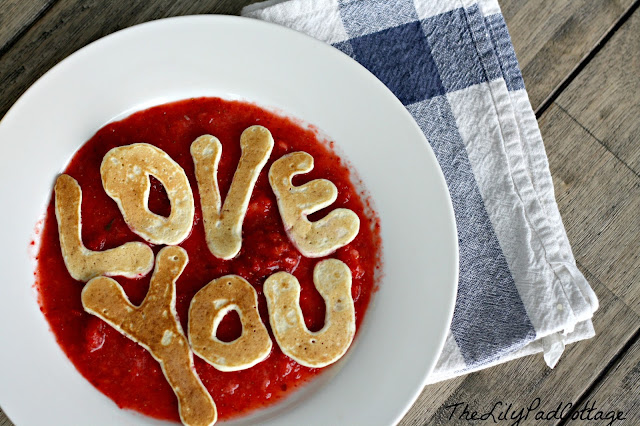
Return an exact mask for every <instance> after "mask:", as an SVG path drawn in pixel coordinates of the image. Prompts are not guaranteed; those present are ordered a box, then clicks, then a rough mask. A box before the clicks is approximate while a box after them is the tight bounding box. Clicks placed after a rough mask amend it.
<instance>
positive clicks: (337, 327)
mask: <svg viewBox="0 0 640 426" xmlns="http://www.w3.org/2000/svg"><path fill="white" fill-rule="evenodd" d="M313 282H314V284H315V287H316V289H317V290H318V292H319V293H320V295H321V296H322V298H323V299H324V301H325V305H326V313H325V322H324V327H322V329H321V330H320V331H318V332H310V331H309V330H308V329H307V327H306V326H305V324H304V318H303V316H302V310H301V309H300V283H299V282H298V280H297V279H296V277H294V276H293V275H291V274H289V273H287V272H278V273H275V274H273V275H271V276H270V277H269V278H267V281H266V282H265V283H264V295H265V297H266V299H267V306H268V308H269V322H270V323H271V329H272V331H273V335H274V336H275V338H276V341H277V342H278V345H279V346H280V349H281V350H282V352H283V353H284V354H285V355H287V356H288V357H290V358H292V359H293V360H295V361H296V362H298V363H299V364H302V365H304V366H306V367H312V368H320V367H325V366H327V365H329V364H332V363H334V362H336V361H337V360H339V359H340V358H341V357H342V356H343V355H344V354H345V352H346V351H347V349H348V348H349V345H351V342H352V341H353V337H354V335H355V333H356V315H355V309H354V305H353V298H352V297H351V271H350V270H349V267H347V265H345V264H344V263H343V262H341V261H339V260H337V259H327V260H323V261H322V262H320V263H318V264H317V265H316V267H315V268H314V269H313Z"/></svg>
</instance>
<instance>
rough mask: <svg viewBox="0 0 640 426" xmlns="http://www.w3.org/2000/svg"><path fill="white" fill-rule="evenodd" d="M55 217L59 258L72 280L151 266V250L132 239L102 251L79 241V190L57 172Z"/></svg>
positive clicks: (135, 272)
mask: <svg viewBox="0 0 640 426" xmlns="http://www.w3.org/2000/svg"><path fill="white" fill-rule="evenodd" d="M55 203H56V220H57V221H58V236H59V239H60V248H61V249H62V258H63V259H64V263H65V265H66V267H67V270H68V271H69V274H70V275H71V276H72V277H73V279H74V280H78V281H89V280H90V279H91V278H93V277H97V276H100V275H122V276H124V277H127V278H135V277H139V276H142V275H146V274H148V273H149V271H151V268H153V251H151V248H149V246H147V245H146V244H144V243H140V242H131V243H126V244H123V245H121V246H119V247H115V248H112V249H109V250H104V251H92V250H89V249H88V248H86V247H85V246H84V244H83V243H82V220H81V212H80V207H81V205H82V189H80V185H78V182H77V181H76V180H75V179H74V178H72V177H71V176H69V175H64V174H63V175H60V176H59V177H58V179H57V180H56V186H55Z"/></svg>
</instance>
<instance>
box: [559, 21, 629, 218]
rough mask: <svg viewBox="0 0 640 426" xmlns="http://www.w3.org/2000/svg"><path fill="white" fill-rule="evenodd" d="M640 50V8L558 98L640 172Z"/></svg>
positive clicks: (615, 152)
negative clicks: (639, 100)
mask: <svg viewBox="0 0 640 426" xmlns="http://www.w3.org/2000/svg"><path fill="white" fill-rule="evenodd" d="M638 52H640V9H639V10H636V11H635V13H634V14H633V15H632V16H631V17H630V18H629V20H628V21H627V22H626V23H625V24H624V25H623V26H622V27H620V29H619V30H618V32H616V34H615V35H614V36H613V37H612V38H611V40H610V42H609V43H607V45H606V46H605V47H604V48H603V49H602V50H601V51H600V52H599V53H598V54H597V55H596V56H595V58H594V59H593V61H591V62H590V63H589V65H587V66H586V67H585V69H584V70H583V71H582V72H581V73H580V75H579V76H578V77H577V78H576V79H575V80H574V81H573V82H572V83H571V84H570V85H569V86H568V87H567V89H566V90H565V91H564V92H563V93H562V94H561V95H560V96H559V97H558V99H557V101H556V102H557V103H558V104H559V105H561V106H562V107H563V108H564V109H565V110H566V111H567V112H568V113H569V114H570V115H571V116H572V117H574V118H575V119H576V120H577V121H578V122H580V123H581V124H582V125H583V126H584V127H585V128H586V129H588V130H589V132H591V133H592V134H593V135H594V136H595V137H596V138H597V139H598V140H600V141H601V142H602V143H603V144H604V145H605V146H606V147H607V148H608V149H609V150H611V152H613V153H614V154H615V155H616V156H618V158H620V159H621V160H622V161H623V162H625V163H626V164H627V165H628V166H629V167H630V168H631V169H633V170H634V172H635V173H636V174H640V120H638V117H640V102H638V93H640V54H638ZM636 224H638V225H640V222H636Z"/></svg>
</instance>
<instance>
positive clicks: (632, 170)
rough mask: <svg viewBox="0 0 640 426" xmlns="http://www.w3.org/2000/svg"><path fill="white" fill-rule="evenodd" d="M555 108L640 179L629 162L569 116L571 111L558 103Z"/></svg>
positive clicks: (639, 175)
mask: <svg viewBox="0 0 640 426" xmlns="http://www.w3.org/2000/svg"><path fill="white" fill-rule="evenodd" d="M555 106H557V107H558V109H560V111H562V112H564V113H565V114H566V115H567V116H568V117H569V118H570V119H571V120H573V122H574V123H576V124H577V125H578V126H580V128H581V129H582V130H584V131H585V132H587V134H588V135H589V136H591V137H592V138H593V139H595V141H596V142H598V143H599V144H600V145H602V147H603V148H604V149H606V150H607V152H609V153H610V154H611V155H613V156H614V157H615V159H616V160H618V161H619V162H620V163H621V164H622V165H623V166H625V167H626V168H627V170H629V171H630V172H631V173H633V174H634V175H635V176H636V177H638V178H640V174H638V172H636V171H635V170H634V169H632V168H631V166H629V164H627V162H626V161H624V160H623V159H622V158H620V157H619V156H618V154H616V153H615V152H613V151H611V150H610V149H609V148H608V147H607V145H605V143H604V142H602V141H601V140H600V139H598V138H597V137H596V135H594V134H593V133H591V131H590V130H589V129H587V128H586V127H584V126H583V125H582V123H580V122H579V121H578V120H576V118H575V117H574V116H573V115H571V114H569V111H567V110H566V109H564V108H563V107H562V106H561V105H560V104H558V103H555Z"/></svg>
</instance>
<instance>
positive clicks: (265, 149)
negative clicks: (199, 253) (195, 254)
mask: <svg viewBox="0 0 640 426" xmlns="http://www.w3.org/2000/svg"><path fill="white" fill-rule="evenodd" d="M240 148H241V149H242V156H241V157H240V161H239V162H238V168H237V169H236V172H235V174H234V175H233V181H232V182H231V187H230V188H229V192H228V193H227V196H226V198H225V201H224V205H222V198H221V196H220V188H219V187H218V163H219V162H220V156H221V155H222V145H221V144H220V141H219V140H218V138H216V137H215V136H211V135H203V136H200V137H199V138H198V139H196V140H195V141H194V142H193V144H191V156H192V157H193V163H194V164H195V172H196V180H197V181H198V191H199V192H200V204H201V206H202V218H203V220H204V229H205V233H206V238H207V245H208V246H209V250H210V251H211V253H213V255H214V256H216V257H218V258H220V259H233V258H234V257H235V256H236V255H237V254H238V252H239V251H240V248H241V247H242V222H243V221H244V217H245V214H246V213H247V207H248V206H249V199H250V198H251V192H252V191H253V187H254V186H255V183H256V181H257V180H258V176H259V175H260V171H261V170H262V168H263V167H264V165H265V164H266V162H267V160H268V159H269V155H271V150H272V149H273V137H272V136H271V132H269V130H267V129H266V128H264V127H262V126H251V127H249V128H247V129H246V130H245V131H243V132H242V135H241V136H240Z"/></svg>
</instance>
